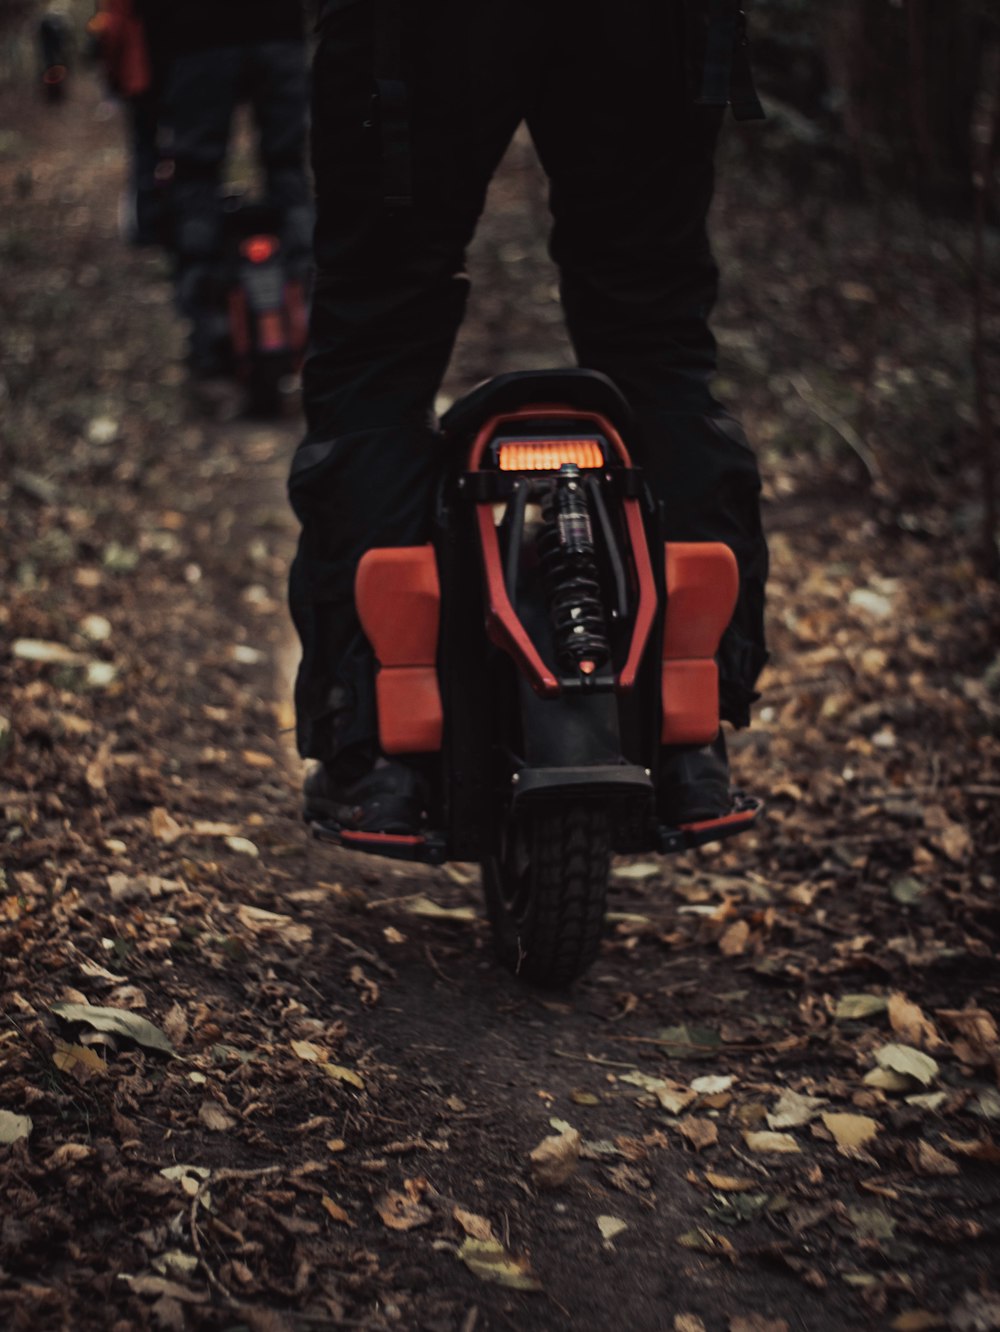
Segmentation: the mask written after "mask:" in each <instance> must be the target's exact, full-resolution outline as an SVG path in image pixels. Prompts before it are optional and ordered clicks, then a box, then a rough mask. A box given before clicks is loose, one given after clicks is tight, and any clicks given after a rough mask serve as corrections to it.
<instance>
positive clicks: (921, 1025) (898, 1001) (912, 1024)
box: [889, 992, 943, 1050]
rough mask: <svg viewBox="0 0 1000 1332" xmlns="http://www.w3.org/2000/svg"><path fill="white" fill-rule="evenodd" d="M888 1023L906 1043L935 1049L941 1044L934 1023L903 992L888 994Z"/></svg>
mask: <svg viewBox="0 0 1000 1332" xmlns="http://www.w3.org/2000/svg"><path fill="white" fill-rule="evenodd" d="M889 1024H890V1026H891V1027H892V1029H893V1031H894V1032H895V1033H896V1035H897V1036H900V1037H901V1038H902V1040H903V1041H904V1043H905V1044H906V1045H911V1046H917V1047H921V1048H923V1049H925V1050H935V1049H938V1048H939V1047H940V1046H941V1045H942V1044H943V1042H942V1040H941V1037H940V1035H939V1034H938V1031H937V1028H936V1027H935V1026H934V1023H933V1022H931V1020H930V1018H928V1017H927V1016H926V1014H925V1013H924V1012H923V1010H922V1009H921V1008H920V1006H919V1005H918V1004H915V1003H913V1001H912V1000H911V999H907V997H906V995H905V994H900V993H898V992H897V993H894V994H891V995H890V996H889Z"/></svg>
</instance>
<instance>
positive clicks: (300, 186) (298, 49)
mask: <svg viewBox="0 0 1000 1332" xmlns="http://www.w3.org/2000/svg"><path fill="white" fill-rule="evenodd" d="M305 58H306V57H305V46H304V44H303V43H302V42H299V41H284V42H260V43H258V44H257V45H255V46H253V47H251V48H250V50H249V51H248V71H247V73H248V78H247V88H248V91H249V93H250V98H251V101H252V104H253V113H254V120H255V121H256V124H257V129H258V134H259V141H258V154H259V157H260V162H261V166H262V167H263V169H264V174H265V177H266V180H267V197H268V201H269V202H270V203H271V204H273V205H274V207H276V208H278V209H280V211H281V216H282V242H283V245H284V250H285V261H286V264H287V266H288V271H290V272H292V273H295V274H300V273H304V272H306V271H307V270H308V269H309V267H310V261H311V253H312V229H313V206H312V191H311V189H310V185H309V178H308V175H307V173H306V126H307V118H308V116H307V112H308V100H309V99H308V90H307V89H308V79H307V75H306V65H305Z"/></svg>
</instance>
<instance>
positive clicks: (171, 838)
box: [149, 805, 184, 846]
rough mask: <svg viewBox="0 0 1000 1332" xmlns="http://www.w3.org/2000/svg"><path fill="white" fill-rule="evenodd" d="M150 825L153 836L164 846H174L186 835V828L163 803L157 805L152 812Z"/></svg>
mask: <svg viewBox="0 0 1000 1332" xmlns="http://www.w3.org/2000/svg"><path fill="white" fill-rule="evenodd" d="M149 826H150V830H151V831H152V834H153V836H154V837H155V838H156V840H157V841H158V842H162V843H163V845H164V846H173V844H174V842H176V841H177V840H178V838H180V837H183V836H184V829H183V828H182V827H181V825H180V824H179V823H178V822H177V820H176V819H175V818H174V817H173V816H172V815H171V814H169V813H168V812H167V811H166V810H165V809H164V808H163V806H162V805H157V807H156V808H155V809H154V810H153V812H152V813H151V814H150V816H149Z"/></svg>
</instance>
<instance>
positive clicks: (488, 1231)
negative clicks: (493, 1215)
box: [451, 1206, 496, 1243]
mask: <svg viewBox="0 0 1000 1332" xmlns="http://www.w3.org/2000/svg"><path fill="white" fill-rule="evenodd" d="M451 1214H452V1216H453V1217H454V1218H455V1220H456V1221H457V1222H458V1224H459V1225H460V1226H461V1227H462V1229H463V1230H464V1231H465V1233H466V1234H467V1235H471V1237H472V1238H473V1239H477V1240H483V1241H484V1242H488V1241H490V1240H492V1241H493V1242H494V1243H495V1242H496V1236H495V1235H494V1234H493V1227H492V1226H491V1225H490V1223H489V1221H487V1219H486V1217H485V1216H477V1215H476V1213H475V1212H467V1211H466V1210H465V1208H464V1207H457V1206H456V1207H454V1208H452V1213H451Z"/></svg>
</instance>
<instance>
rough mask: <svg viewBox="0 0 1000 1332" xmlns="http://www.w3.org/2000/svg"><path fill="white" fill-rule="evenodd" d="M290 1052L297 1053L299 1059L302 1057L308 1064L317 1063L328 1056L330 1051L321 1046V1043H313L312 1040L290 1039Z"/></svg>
mask: <svg viewBox="0 0 1000 1332" xmlns="http://www.w3.org/2000/svg"><path fill="white" fill-rule="evenodd" d="M289 1044H290V1045H291V1047H292V1053H293V1054H297V1055H298V1057H299V1058H300V1059H304V1060H305V1061H306V1063H309V1064H319V1063H322V1062H323V1061H325V1060H327V1059H329V1058H330V1051H329V1050H326V1049H324V1048H323V1046H322V1045H314V1044H313V1042H312V1041H291V1042H289Z"/></svg>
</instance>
